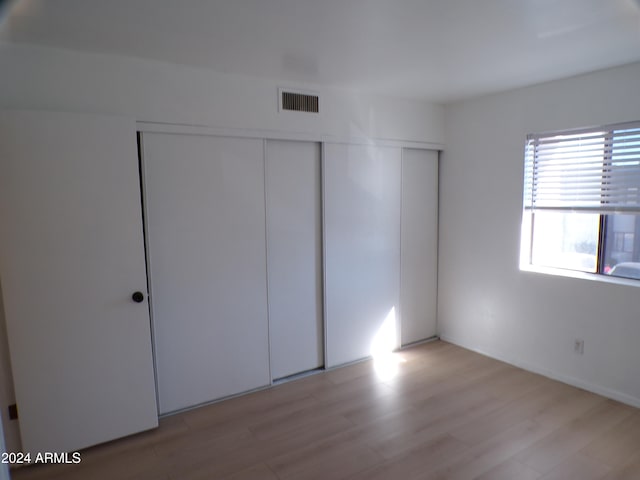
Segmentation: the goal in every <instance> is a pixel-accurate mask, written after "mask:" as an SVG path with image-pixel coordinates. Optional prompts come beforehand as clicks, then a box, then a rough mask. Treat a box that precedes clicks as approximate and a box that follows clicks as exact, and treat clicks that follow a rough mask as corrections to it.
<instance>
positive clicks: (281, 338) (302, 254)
mask: <svg viewBox="0 0 640 480" xmlns="http://www.w3.org/2000/svg"><path fill="white" fill-rule="evenodd" d="M266 151H267V156H266V175H267V177H266V188H267V251H268V258H267V265H268V279H269V327H270V330H269V331H270V338H271V374H272V377H273V378H276V379H277V378H282V377H286V376H289V375H292V374H295V373H299V372H303V371H306V370H312V369H314V368H318V367H321V366H322V365H323V364H324V337H323V322H322V228H321V204H320V202H321V192H320V144H318V143H312V142H293V141H278V140H269V141H267V150H266Z"/></svg>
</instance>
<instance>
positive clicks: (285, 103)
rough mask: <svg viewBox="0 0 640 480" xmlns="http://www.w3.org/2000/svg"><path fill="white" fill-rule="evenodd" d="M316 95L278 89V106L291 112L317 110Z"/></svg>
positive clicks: (317, 101) (314, 111)
mask: <svg viewBox="0 0 640 480" xmlns="http://www.w3.org/2000/svg"><path fill="white" fill-rule="evenodd" d="M318 107H319V100H318V95H314V94H308V93H301V92H292V91H290V90H280V108H281V109H282V110H289V111H293V112H310V113H318V112H319V108H318Z"/></svg>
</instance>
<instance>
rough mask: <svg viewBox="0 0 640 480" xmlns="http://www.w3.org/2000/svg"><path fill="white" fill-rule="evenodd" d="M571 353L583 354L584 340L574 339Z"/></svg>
mask: <svg viewBox="0 0 640 480" xmlns="http://www.w3.org/2000/svg"><path fill="white" fill-rule="evenodd" d="M573 351H574V352H575V353H577V354H578V355H582V354H584V340H582V339H581V338H576V339H575V340H574V341H573Z"/></svg>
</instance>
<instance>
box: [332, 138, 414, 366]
mask: <svg viewBox="0 0 640 480" xmlns="http://www.w3.org/2000/svg"><path fill="white" fill-rule="evenodd" d="M400 177H401V151H400V149H399V148H388V147H375V146H369V145H343V144H326V145H325V148H324V154H323V190H324V220H325V225H324V238H325V296H326V322H327V352H326V364H327V365H328V366H334V365H339V364H342V363H346V362H350V361H353V360H357V359H360V358H364V357H367V356H369V355H372V354H374V353H376V351H377V350H379V349H385V348H386V349H390V348H394V347H396V346H398V345H399V335H398V333H399V326H398V323H397V322H398V310H399V290H400V199H401V193H400V181H401V178H400Z"/></svg>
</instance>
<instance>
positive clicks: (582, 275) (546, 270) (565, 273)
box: [520, 264, 640, 288]
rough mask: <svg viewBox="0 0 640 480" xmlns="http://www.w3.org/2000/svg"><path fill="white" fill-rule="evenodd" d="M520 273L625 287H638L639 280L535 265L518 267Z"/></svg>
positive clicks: (639, 285)
mask: <svg viewBox="0 0 640 480" xmlns="http://www.w3.org/2000/svg"><path fill="white" fill-rule="evenodd" d="M520 271H521V272H529V273H541V274H543V275H554V276H557V277H567V278H577V279H580V280H589V281H592V282H593V281H596V282H602V283H609V284H613V285H626V286H627V287H636V288H638V287H640V280H634V279H631V278H622V277H613V276H610V275H602V274H599V273H588V272H579V271H577V270H565V269H563V268H553V267H540V266H537V265H528V264H525V265H520Z"/></svg>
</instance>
